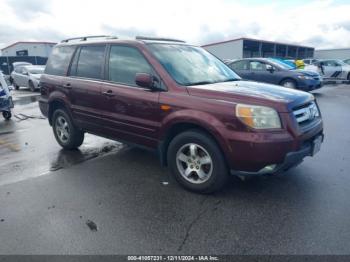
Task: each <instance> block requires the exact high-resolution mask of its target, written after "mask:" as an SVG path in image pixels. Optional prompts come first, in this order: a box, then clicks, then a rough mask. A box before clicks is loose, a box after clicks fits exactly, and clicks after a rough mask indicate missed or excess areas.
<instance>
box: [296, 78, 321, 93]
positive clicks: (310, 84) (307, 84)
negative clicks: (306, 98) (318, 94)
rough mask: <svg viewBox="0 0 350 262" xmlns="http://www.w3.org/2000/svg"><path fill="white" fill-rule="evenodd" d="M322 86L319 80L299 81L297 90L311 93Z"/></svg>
mask: <svg viewBox="0 0 350 262" xmlns="http://www.w3.org/2000/svg"><path fill="white" fill-rule="evenodd" d="M322 85H323V83H322V81H321V80H311V79H310V80H299V83H298V89H301V90H303V91H312V90H315V89H319V88H321V87H322Z"/></svg>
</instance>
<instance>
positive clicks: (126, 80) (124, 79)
mask: <svg viewBox="0 0 350 262" xmlns="http://www.w3.org/2000/svg"><path fill="white" fill-rule="evenodd" d="M108 68H109V70H108V79H109V80H110V81H113V82H117V83H122V84H126V85H130V86H137V85H136V84H135V75H136V73H148V74H151V73H152V68H151V66H150V65H149V64H148V62H147V61H146V59H145V58H144V56H143V55H142V54H141V53H140V52H139V51H138V50H137V49H136V48H133V47H127V46H111V51H110V55H109V65H108Z"/></svg>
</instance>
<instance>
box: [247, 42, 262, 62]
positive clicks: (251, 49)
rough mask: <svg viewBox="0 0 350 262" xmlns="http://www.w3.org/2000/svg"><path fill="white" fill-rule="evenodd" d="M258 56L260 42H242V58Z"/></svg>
mask: <svg viewBox="0 0 350 262" xmlns="http://www.w3.org/2000/svg"><path fill="white" fill-rule="evenodd" d="M260 56H261V55H260V42H258V41H252V40H243V58H250V57H260Z"/></svg>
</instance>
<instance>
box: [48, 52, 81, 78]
mask: <svg viewBox="0 0 350 262" xmlns="http://www.w3.org/2000/svg"><path fill="white" fill-rule="evenodd" d="M74 50H75V47H74V46H59V47H55V48H54V49H53V50H52V53H51V55H50V57H49V60H48V61H47V64H46V68H45V74H49V75H58V76H64V75H66V72H67V69H68V66H69V62H70V60H71V57H72V55H73V53H74Z"/></svg>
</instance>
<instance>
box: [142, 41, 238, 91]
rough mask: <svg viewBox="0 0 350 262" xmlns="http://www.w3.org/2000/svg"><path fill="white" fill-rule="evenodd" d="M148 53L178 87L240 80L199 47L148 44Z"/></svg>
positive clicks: (220, 62) (225, 66)
mask: <svg viewBox="0 0 350 262" xmlns="http://www.w3.org/2000/svg"><path fill="white" fill-rule="evenodd" d="M148 47H149V49H150V51H151V52H152V53H153V55H154V56H155V57H156V58H157V59H158V61H159V62H160V63H161V64H162V66H163V67H164V69H165V70H166V71H167V72H168V73H169V75H170V76H171V77H172V78H173V79H174V80H175V81H176V82H177V83H179V84H180V85H185V86H190V85H200V84H212V83H217V82H225V81H234V80H238V79H240V77H239V76H238V75H237V74H235V73H234V72H233V71H232V70H231V69H230V68H229V67H228V66H227V65H225V64H224V63H223V62H222V61H220V60H219V59H218V58H216V57H215V56H213V55H212V54H210V53H209V52H207V51H206V50H204V49H203V48H200V47H195V46H189V45H181V44H149V45H148Z"/></svg>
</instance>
